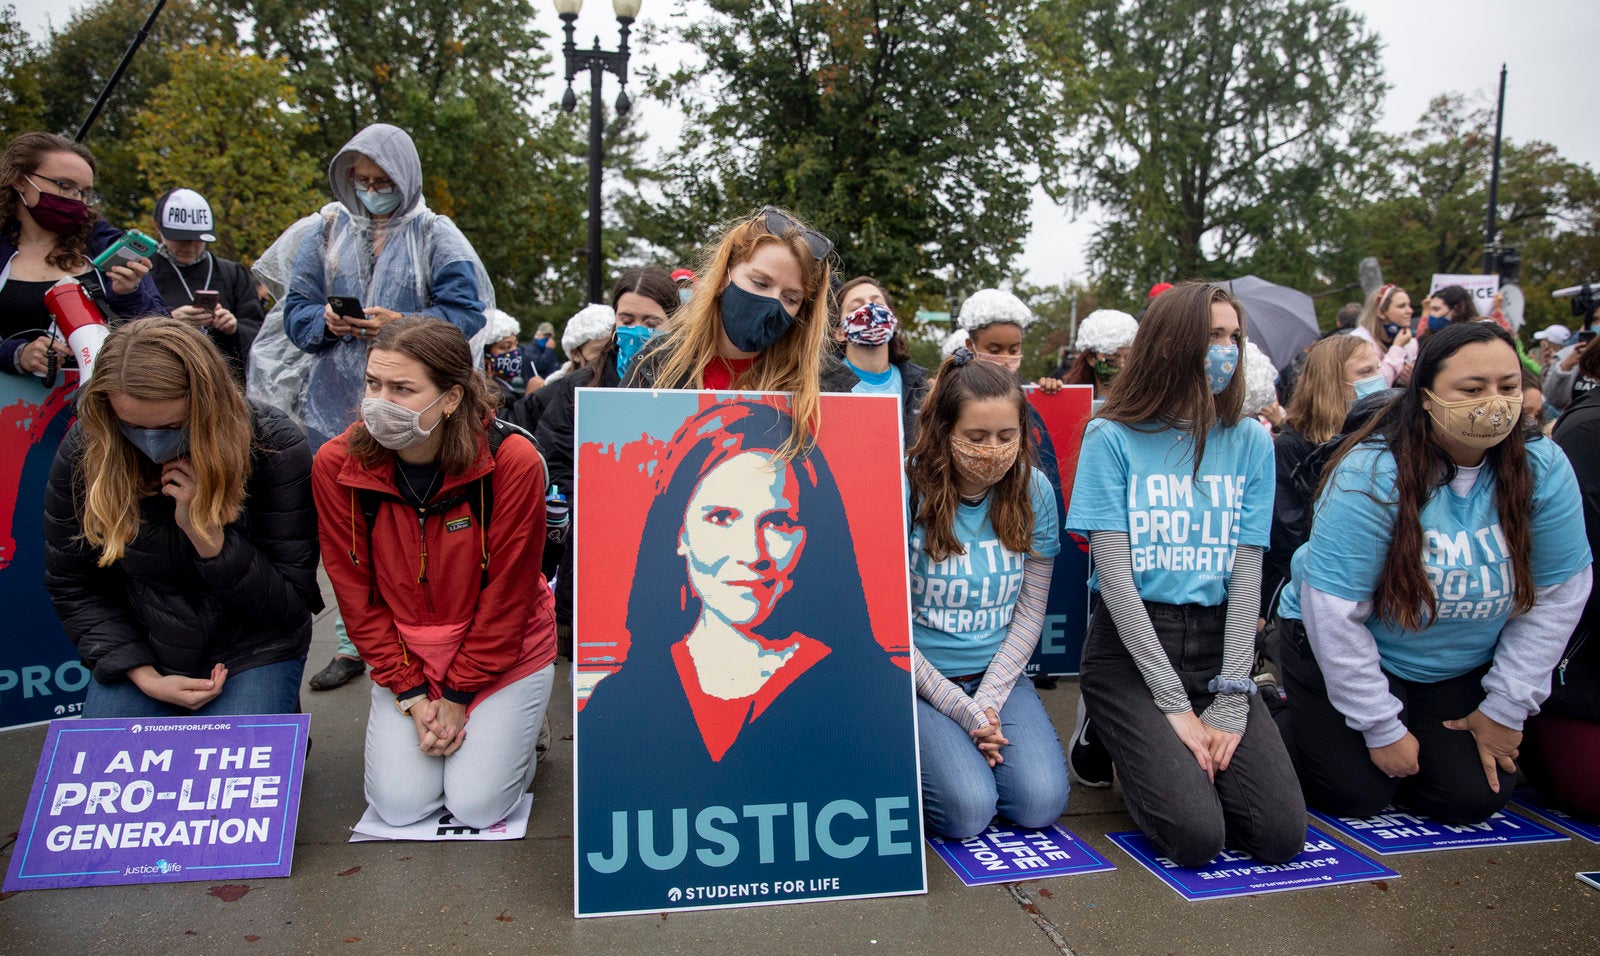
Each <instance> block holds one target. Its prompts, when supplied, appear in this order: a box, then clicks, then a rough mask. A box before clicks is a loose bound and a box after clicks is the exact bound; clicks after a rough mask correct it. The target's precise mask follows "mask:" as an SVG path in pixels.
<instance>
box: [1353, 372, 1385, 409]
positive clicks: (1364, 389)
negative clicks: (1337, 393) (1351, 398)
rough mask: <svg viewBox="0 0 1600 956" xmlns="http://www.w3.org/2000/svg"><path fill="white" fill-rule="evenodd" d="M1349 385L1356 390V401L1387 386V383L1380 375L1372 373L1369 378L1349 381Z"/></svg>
mask: <svg viewBox="0 0 1600 956" xmlns="http://www.w3.org/2000/svg"><path fill="white" fill-rule="evenodd" d="M1350 387H1351V388H1353V389H1355V390H1356V401H1358V402H1359V401H1361V400H1362V399H1363V398H1366V397H1367V396H1368V395H1371V394H1373V393H1375V392H1381V391H1383V390H1384V389H1386V388H1388V387H1389V383H1388V382H1386V381H1384V379H1383V376H1382V375H1374V376H1372V377H1371V378H1363V379H1357V380H1356V381H1354V382H1351V383H1350Z"/></svg>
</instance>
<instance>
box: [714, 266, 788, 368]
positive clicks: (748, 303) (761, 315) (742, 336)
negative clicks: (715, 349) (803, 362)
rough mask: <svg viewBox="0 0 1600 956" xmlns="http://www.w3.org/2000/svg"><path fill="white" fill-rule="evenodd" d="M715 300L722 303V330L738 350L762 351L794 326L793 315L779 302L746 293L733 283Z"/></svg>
mask: <svg viewBox="0 0 1600 956" xmlns="http://www.w3.org/2000/svg"><path fill="white" fill-rule="evenodd" d="M718 302H719V303H720V304H721V306H722V329H723V331H725V332H727V333H728V341H730V342H732V343H733V347H734V348H736V349H738V350H739V351H741V352H762V351H765V350H766V348H767V347H768V346H770V345H771V344H772V343H774V342H776V341H778V340H779V339H781V338H783V333H785V332H787V331H789V327H790V326H791V325H794V316H792V315H790V314H789V311H788V310H787V309H785V308H784V307H783V303H782V302H780V301H779V300H777V299H774V298H772V297H770V296H765V295H756V294H755V293H754V292H746V291H745V290H743V289H741V288H739V286H738V284H736V283H733V282H729V283H728V287H727V288H726V289H723V290H722V296H721V298H720V299H719V300H718Z"/></svg>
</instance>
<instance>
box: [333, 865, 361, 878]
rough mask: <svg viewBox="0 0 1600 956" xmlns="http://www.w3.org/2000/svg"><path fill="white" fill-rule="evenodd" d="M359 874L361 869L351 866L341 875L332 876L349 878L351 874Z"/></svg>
mask: <svg viewBox="0 0 1600 956" xmlns="http://www.w3.org/2000/svg"><path fill="white" fill-rule="evenodd" d="M360 872H361V867H359V866H352V867H351V868H350V869H348V870H345V871H344V872H343V873H335V874H333V875H334V876H350V875H351V874H353V873H360Z"/></svg>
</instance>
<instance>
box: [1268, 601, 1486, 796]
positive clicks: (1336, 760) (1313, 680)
mask: <svg viewBox="0 0 1600 956" xmlns="http://www.w3.org/2000/svg"><path fill="white" fill-rule="evenodd" d="M1281 638H1282V650H1281V653H1282V655H1283V679H1284V689H1285V690H1286V691H1288V694H1289V711H1290V720H1291V721H1292V722H1293V725H1294V733H1293V740H1294V745H1295V763H1296V767H1297V769H1298V770H1299V772H1300V783H1301V785H1302V786H1303V787H1304V788H1305V795H1306V802H1307V803H1309V804H1311V805H1312V806H1313V807H1316V808H1317V809H1318V810H1321V811H1323V812H1325V813H1330V814H1333V815H1334V816H1341V817H1370V816H1372V815H1374V814H1376V813H1379V812H1381V811H1382V810H1383V808H1384V807H1386V806H1389V805H1390V804H1396V803H1397V804H1399V805H1401V806H1404V807H1406V808H1407V809H1410V810H1415V811H1417V812H1418V813H1421V814H1424V815H1426V816H1429V817H1432V818H1433V819H1435V820H1438V821H1439V822H1440V823H1444V824H1450V825H1454V826H1461V825H1464V824H1469V823H1480V822H1482V821H1484V820H1487V819H1488V818H1489V817H1491V816H1493V815H1494V814H1495V813H1496V812H1497V811H1499V810H1500V809H1501V808H1502V807H1504V806H1505V805H1506V802H1507V801H1508V800H1510V799H1511V790H1512V788H1513V787H1514V786H1515V785H1516V780H1517V777H1516V774H1515V773H1506V772H1505V771H1504V770H1502V771H1500V774H1499V776H1500V792H1499V793H1495V792H1494V791H1493V790H1490V789H1489V781H1488V779H1487V778H1486V777H1485V776H1484V773H1483V762H1482V761H1481V760H1480V759H1479V757H1478V746H1477V744H1476V742H1475V741H1474V740H1473V737H1472V734H1470V733H1468V732H1466V731H1464V730H1449V729H1447V728H1446V727H1445V726H1444V722H1445V721H1446V720H1457V719H1459V718H1462V717H1465V716H1467V715H1468V714H1470V713H1472V712H1473V711H1474V710H1475V709H1477V706H1478V704H1480V703H1482V702H1483V697H1484V694H1483V675H1484V674H1487V673H1488V672H1489V665H1488V664H1485V665H1483V666H1482V667H1479V668H1477V669H1476V670H1473V671H1472V672H1470V673H1467V674H1462V675H1461V676H1460V677H1452V678H1450V679H1448V680H1442V681H1438V682H1436V683H1432V684H1425V683H1420V682H1418V681H1409V680H1405V679H1403V678H1400V677H1396V676H1394V675H1393V674H1390V673H1388V672H1385V674H1384V676H1386V677H1388V678H1389V692H1390V693H1391V694H1393V695H1395V697H1397V698H1399V700H1400V704H1401V706H1402V708H1403V709H1402V710H1401V711H1400V720H1401V722H1402V723H1404V724H1405V725H1406V728H1407V729H1408V730H1410V731H1411V733H1412V734H1413V735H1414V736H1415V737H1416V738H1417V765H1418V767H1419V771H1418V773H1417V774H1415V775H1414V776H1410V777H1398V778H1391V777H1390V776H1388V775H1387V774H1385V773H1384V772H1383V771H1382V770H1379V769H1378V765H1377V764H1375V763H1373V762H1372V757H1371V754H1370V753H1369V752H1368V750H1367V742H1366V740H1365V738H1363V737H1362V736H1361V734H1359V733H1358V732H1356V731H1354V730H1351V729H1350V727H1349V725H1347V724H1346V723H1345V721H1344V715H1343V714H1341V713H1339V711H1338V710H1337V709H1336V708H1335V707H1334V706H1333V704H1332V703H1331V702H1330V701H1329V700H1328V687H1327V684H1326V683H1324V682H1323V678H1322V670H1321V669H1320V668H1319V667H1318V666H1317V661H1316V658H1315V657H1314V656H1313V655H1312V652H1311V645H1310V643H1309V641H1307V639H1306V631H1305V626H1304V625H1303V624H1301V623H1300V622H1299V621H1284V622H1283V627H1282V628H1281Z"/></svg>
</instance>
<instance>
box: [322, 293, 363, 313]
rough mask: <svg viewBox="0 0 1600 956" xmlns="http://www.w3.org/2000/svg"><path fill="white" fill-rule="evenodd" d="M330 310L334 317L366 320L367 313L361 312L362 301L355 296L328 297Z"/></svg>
mask: <svg viewBox="0 0 1600 956" xmlns="http://www.w3.org/2000/svg"><path fill="white" fill-rule="evenodd" d="M328 308H330V309H332V310H333V314H334V315H342V316H344V317H345V318H347V319H364V318H366V317H367V313H365V312H363V311H362V310H361V300H360V299H359V298H357V297H356V296H353V295H330V296H328Z"/></svg>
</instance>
